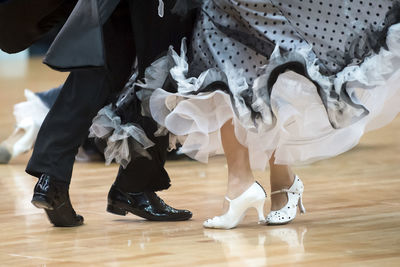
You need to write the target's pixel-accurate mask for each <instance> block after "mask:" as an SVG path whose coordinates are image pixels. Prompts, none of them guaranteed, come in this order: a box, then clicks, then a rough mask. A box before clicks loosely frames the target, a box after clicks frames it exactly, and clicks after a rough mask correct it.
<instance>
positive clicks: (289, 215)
mask: <svg viewBox="0 0 400 267" xmlns="http://www.w3.org/2000/svg"><path fill="white" fill-rule="evenodd" d="M303 191H304V185H303V182H302V181H301V180H300V178H299V177H298V176H297V175H296V177H295V178H294V182H293V184H292V186H291V187H290V188H289V189H281V190H278V191H275V192H272V193H271V195H275V194H279V193H286V194H287V198H288V202H287V203H286V205H285V206H284V207H283V208H281V209H280V210H276V211H271V212H270V213H269V214H268V216H267V220H266V222H267V224H269V225H277V224H286V223H289V222H291V221H293V220H294V218H296V214H297V208H299V210H300V213H305V212H306V209H305V208H304V205H303Z"/></svg>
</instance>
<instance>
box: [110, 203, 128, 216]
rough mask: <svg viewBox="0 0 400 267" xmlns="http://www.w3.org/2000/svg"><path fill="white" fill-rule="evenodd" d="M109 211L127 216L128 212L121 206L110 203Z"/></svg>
mask: <svg viewBox="0 0 400 267" xmlns="http://www.w3.org/2000/svg"><path fill="white" fill-rule="evenodd" d="M107 212H109V213H112V214H116V215H120V216H125V215H126V214H127V213H128V212H127V211H125V210H123V209H120V208H116V207H113V206H110V205H108V206H107Z"/></svg>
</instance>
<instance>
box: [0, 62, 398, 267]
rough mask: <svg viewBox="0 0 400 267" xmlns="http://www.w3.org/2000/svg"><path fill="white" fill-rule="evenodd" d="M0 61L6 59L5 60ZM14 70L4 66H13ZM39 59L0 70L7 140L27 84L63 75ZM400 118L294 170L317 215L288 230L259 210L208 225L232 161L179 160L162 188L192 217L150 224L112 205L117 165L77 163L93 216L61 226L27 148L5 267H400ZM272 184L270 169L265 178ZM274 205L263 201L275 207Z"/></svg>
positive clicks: (2, 245) (10, 200) (75, 197)
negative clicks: (40, 199) (29, 169)
mask: <svg viewBox="0 0 400 267" xmlns="http://www.w3.org/2000/svg"><path fill="white" fill-rule="evenodd" d="M0 64H5V63H4V62H1V61H0ZM3 67H4V65H3ZM65 77H66V74H63V73H57V72H54V71H51V70H49V69H48V68H46V67H44V66H42V65H40V61H39V60H31V61H30V62H29V63H28V66H27V72H26V74H25V75H20V76H18V75H16V76H14V77H10V76H6V75H5V74H4V73H3V74H2V73H1V72H0V139H4V138H5V137H6V136H7V135H8V134H9V133H10V132H11V131H12V129H13V123H14V119H13V115H12V105H13V104H14V103H16V102H17V101H21V100H22V99H23V89H24V88H30V89H32V90H34V91H40V90H45V89H48V88H51V87H52V86H56V85H58V84H59V83H61V82H62V81H63V79H64V78H65ZM399 133H400V118H397V119H396V120H395V121H394V122H393V123H391V124H390V125H389V126H387V127H385V128H383V129H380V130H377V131H375V132H371V133H368V134H366V135H365V137H364V138H363V139H362V142H361V144H360V145H359V146H358V147H356V148H355V149H353V150H352V151H350V152H348V153H345V154H343V155H341V156H339V157H336V158H334V159H330V160H325V161H321V162H318V163H316V164H313V165H309V166H303V167H299V168H296V169H295V170H296V172H297V173H298V174H299V176H300V177H301V178H302V179H303V181H304V183H305V195H304V204H305V206H306V208H307V213H306V214H305V215H302V216H298V218H296V220H295V221H294V222H292V223H291V224H289V225H286V226H274V227H271V226H264V225H257V223H256V222H255V219H256V213H255V212H254V211H250V212H249V213H248V215H247V216H246V218H245V220H244V221H243V222H242V224H240V225H239V227H238V228H236V229H234V230H207V229H203V227H202V222H203V220H205V219H206V218H207V217H209V216H213V215H218V213H219V211H220V209H221V205H222V196H223V194H224V188H225V183H226V165H225V161H224V158H222V157H219V158H215V159H213V160H212V161H211V162H210V164H208V165H204V164H200V163H197V162H193V161H180V162H169V163H168V164H167V166H166V167H167V169H168V171H169V173H170V175H171V177H172V183H173V186H172V188H171V189H170V190H168V191H166V192H161V193H160V195H161V197H162V198H164V199H165V200H166V202H167V203H170V204H172V205H173V206H174V207H178V208H187V209H190V210H191V211H193V213H194V216H193V219H192V220H190V221H187V222H148V221H145V220H143V219H140V218H138V217H135V216H133V215H129V216H126V217H119V216H115V215H112V214H109V213H107V212H106V211H105V208H106V197H107V192H108V189H109V187H110V185H111V183H112V182H113V179H114V177H115V175H116V171H117V166H116V165H112V166H108V167H106V166H104V165H103V164H102V163H90V164H83V163H79V164H76V165H75V169H74V174H73V180H72V185H71V191H70V194H71V199H72V202H73V205H74V207H75V208H76V210H77V211H78V212H79V213H81V214H82V215H83V216H84V217H85V225H84V226H82V227H78V228H67V229H65V228H64V229H63V228H55V227H52V226H51V225H50V224H49V223H48V221H47V218H46V216H45V214H44V213H43V211H42V210H39V209H36V208H34V207H33V206H32V205H31V204H30V199H31V195H32V189H33V185H34V183H35V179H33V178H32V177H30V176H28V175H27V174H25V173H24V167H25V164H26V162H27V160H28V159H29V154H28V155H23V156H21V157H18V158H16V159H14V160H13V161H12V162H11V163H10V164H9V165H0V231H1V233H0V265H4V266H27V265H34V266H35V265H36V266H73V265H76V266H85V265H88V266H102V265H104V266H146V265H154V266H201V265H205V266H324V265H325V266H400V138H399ZM257 177H259V178H258V179H259V181H260V182H261V183H262V184H263V185H264V186H265V188H266V189H267V191H269V186H268V173H267V172H265V173H257ZM269 203H270V202H269V201H268V202H267V205H266V207H265V209H266V211H267V210H268V209H269Z"/></svg>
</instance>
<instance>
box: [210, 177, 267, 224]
mask: <svg viewBox="0 0 400 267" xmlns="http://www.w3.org/2000/svg"><path fill="white" fill-rule="evenodd" d="M225 198H226V200H227V201H228V209H227V212H226V213H225V214H223V215H222V216H216V217H214V218H212V219H208V220H206V221H205V222H204V223H203V226H204V227H206V228H218V229H231V228H235V227H236V226H237V225H238V224H239V223H240V222H241V221H242V219H243V218H244V216H245V214H246V211H247V210H248V209H249V208H252V207H253V208H255V209H256V210H257V212H258V221H259V222H263V223H264V222H265V217H264V203H265V198H266V193H265V191H264V189H263V188H262V187H261V185H260V184H259V183H257V182H255V183H253V184H252V185H251V186H250V187H249V188H248V189H247V190H245V191H244V192H243V193H242V194H240V195H239V196H238V197H236V198H235V199H230V198H229V197H227V196H226V197H225Z"/></svg>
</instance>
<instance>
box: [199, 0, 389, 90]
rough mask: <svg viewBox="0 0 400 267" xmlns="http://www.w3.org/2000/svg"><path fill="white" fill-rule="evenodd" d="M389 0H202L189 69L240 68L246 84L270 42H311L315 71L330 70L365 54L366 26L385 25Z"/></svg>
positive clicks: (295, 45) (296, 45)
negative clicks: (317, 69) (317, 63)
mask: <svg viewBox="0 0 400 267" xmlns="http://www.w3.org/2000/svg"><path fill="white" fill-rule="evenodd" d="M392 5H393V1H378V2H377V1H371V0H370V1H365V0H363V1H360V0H359V1H353V0H349V1H343V0H333V1H321V0H320V1H315V0H283V1H260V0H242V1H241V0H206V1H204V5H203V8H202V12H201V14H200V18H199V20H198V23H197V25H196V29H195V34H194V36H193V54H194V55H193V56H194V63H193V66H194V74H198V73H199V72H201V71H204V70H205V69H208V68H213V67H219V68H223V65H224V64H225V62H227V61H229V62H231V63H232V64H233V66H234V67H238V68H242V69H244V70H245V76H246V79H247V80H248V83H250V84H251V83H252V81H253V80H254V79H255V78H256V77H257V68H258V67H260V66H262V65H265V64H266V63H268V58H269V56H270V55H271V53H272V51H273V49H274V48H275V46H276V45H279V47H280V48H281V49H283V50H285V51H289V52H290V51H295V50H296V49H300V48H301V47H312V49H313V51H314V53H315V55H316V56H317V58H318V59H319V64H320V67H321V72H322V73H324V74H330V75H331V74H334V73H336V72H338V71H340V70H342V69H343V68H344V67H345V66H347V65H350V64H359V63H360V62H361V61H362V60H363V59H364V58H365V57H366V56H368V55H369V54H370V51H371V45H370V43H368V41H369V40H368V35H366V34H365V32H366V31H370V32H371V33H373V32H374V31H375V30H376V31H378V30H380V29H382V27H384V26H385V15H386V13H387V12H388V11H389V10H390V9H391V7H392Z"/></svg>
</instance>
